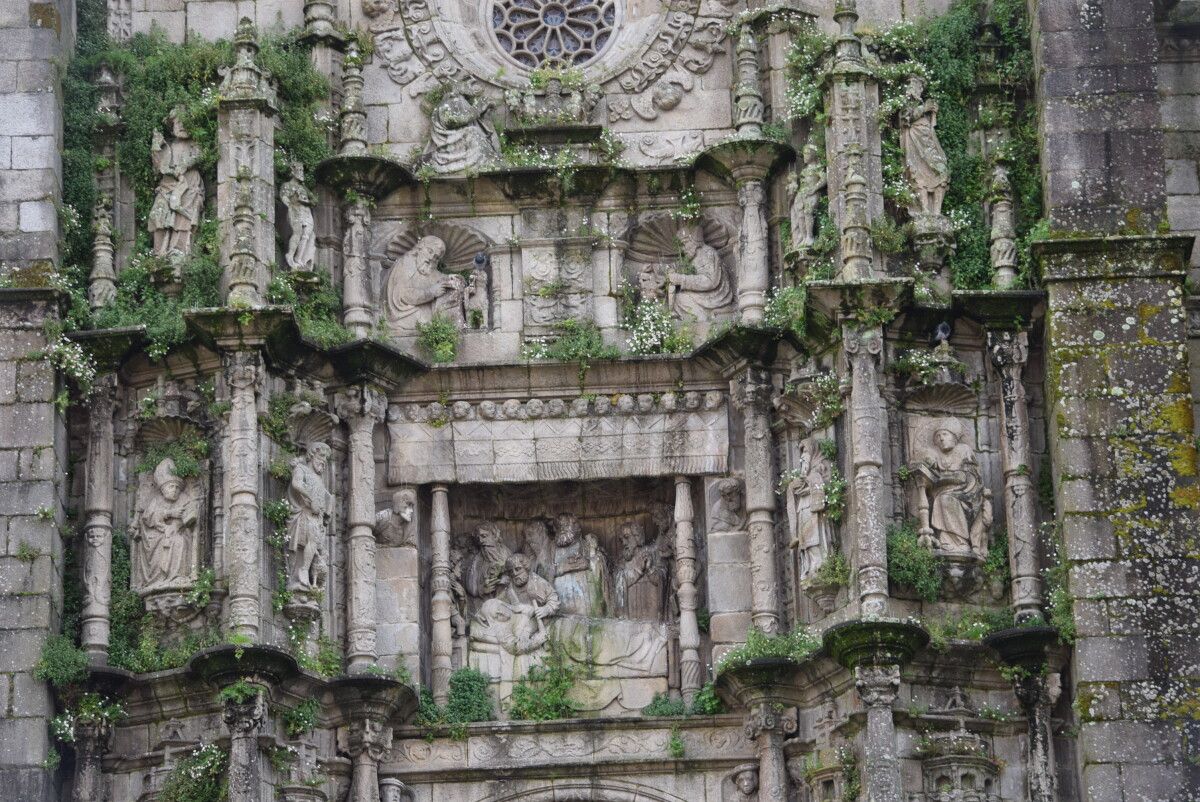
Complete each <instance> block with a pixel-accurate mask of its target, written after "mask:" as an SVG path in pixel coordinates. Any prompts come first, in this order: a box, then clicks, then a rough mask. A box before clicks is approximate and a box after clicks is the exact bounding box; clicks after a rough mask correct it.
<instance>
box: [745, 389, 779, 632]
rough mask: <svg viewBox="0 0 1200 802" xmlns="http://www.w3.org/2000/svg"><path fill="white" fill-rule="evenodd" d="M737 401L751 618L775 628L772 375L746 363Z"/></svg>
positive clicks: (767, 628) (764, 627)
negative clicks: (742, 442) (742, 449)
mask: <svg viewBox="0 0 1200 802" xmlns="http://www.w3.org/2000/svg"><path fill="white" fill-rule="evenodd" d="M738 401H739V403H738V406H739V407H740V408H741V410H742V422H743V432H744V438H745V466H746V467H745V469H746V512H747V529H748V530H749V531H750V581H751V588H750V593H751V606H752V611H751V620H752V621H753V623H754V626H755V627H757V628H758V629H760V630H762V631H763V632H767V633H774V632H778V631H779V583H778V581H777V577H778V570H777V568H776V564H775V562H776V561H775V447H774V442H773V439H772V437H771V418H770V408H771V380H770V375H769V374H768V373H767V372H766V371H765V370H763V369H762V368H748V369H747V370H746V373H745V376H744V378H743V380H742V387H741V393H740V396H739V399H738Z"/></svg>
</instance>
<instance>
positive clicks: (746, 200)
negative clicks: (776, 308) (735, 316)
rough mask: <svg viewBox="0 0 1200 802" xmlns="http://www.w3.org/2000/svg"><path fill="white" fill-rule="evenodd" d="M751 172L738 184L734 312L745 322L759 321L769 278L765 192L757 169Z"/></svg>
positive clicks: (760, 320)
mask: <svg viewBox="0 0 1200 802" xmlns="http://www.w3.org/2000/svg"><path fill="white" fill-rule="evenodd" d="M753 175H754V177H753V178H747V179H746V180H744V181H742V182H740V183H739V185H738V204H739V205H740V206H741V207H742V233H741V237H740V238H739V241H738V251H739V254H738V256H739V260H738V265H739V267H738V313H739V315H740V316H741V319H742V322H743V323H747V324H758V323H762V320H763V307H764V305H765V303H766V294H767V284H768V283H769V281H770V266H769V263H768V246H767V212H766V203H765V197H766V195H765V190H764V189H763V178H762V177H761V176H760V175H758V171H757V170H755V171H754V173H753Z"/></svg>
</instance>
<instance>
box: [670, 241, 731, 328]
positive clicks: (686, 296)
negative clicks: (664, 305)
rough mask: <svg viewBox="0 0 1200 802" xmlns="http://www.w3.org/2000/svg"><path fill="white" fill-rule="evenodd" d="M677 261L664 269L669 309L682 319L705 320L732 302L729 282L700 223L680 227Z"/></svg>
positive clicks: (719, 258) (719, 259)
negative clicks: (677, 262)
mask: <svg viewBox="0 0 1200 802" xmlns="http://www.w3.org/2000/svg"><path fill="white" fill-rule="evenodd" d="M678 237H679V248H680V255H681V256H682V260H681V263H680V264H679V265H677V266H676V269H675V270H673V271H671V272H669V273H667V293H668V296H669V305H670V307H671V311H672V312H674V313H675V315H676V316H677V317H679V318H680V319H682V320H687V319H694V320H708V319H710V318H711V317H712V316H713V315H714V314H717V313H719V312H723V311H725V310H726V309H727V308H728V307H729V305H730V304H731V303H732V302H733V300H734V296H733V284H732V282H730V280H729V276H728V275H726V272H725V268H724V267H723V266H722V265H721V257H720V256H719V255H718V254H717V251H716V249H715V248H713V247H712V246H711V245H708V244H707V243H705V242H704V231H703V229H701V228H700V226H687V227H684V228H682V229H680V231H679V234H678Z"/></svg>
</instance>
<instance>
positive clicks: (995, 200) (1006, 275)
mask: <svg viewBox="0 0 1200 802" xmlns="http://www.w3.org/2000/svg"><path fill="white" fill-rule="evenodd" d="M990 194H991V200H992V230H991V232H990V235H989V239H990V240H991V249H990V254H991V262H992V270H993V271H994V272H995V274H996V277H995V282H996V286H997V287H999V288H1000V289H1007V288H1008V287H1011V286H1012V283H1013V281H1014V280H1015V279H1016V277H1017V228H1016V225H1015V224H1014V223H1013V199H1012V198H1013V195H1012V184H1011V183H1010V182H1009V180H1008V167H1007V166H1005V165H1003V164H996V166H995V167H993V168H992V186H991V192H990Z"/></svg>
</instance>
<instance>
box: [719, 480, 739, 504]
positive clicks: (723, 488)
mask: <svg viewBox="0 0 1200 802" xmlns="http://www.w3.org/2000/svg"><path fill="white" fill-rule="evenodd" d="M718 491H719V492H720V494H721V502H722V503H723V504H724V505H725V509H727V510H729V511H730V512H737V511H738V510H740V509H741V508H742V483H741V482H739V481H738V480H737V479H722V480H721V484H720V485H719V487H718Z"/></svg>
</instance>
